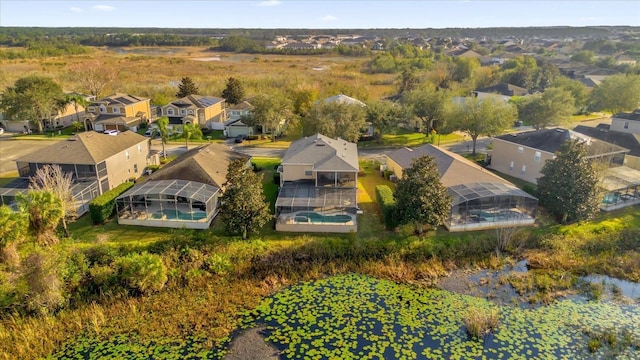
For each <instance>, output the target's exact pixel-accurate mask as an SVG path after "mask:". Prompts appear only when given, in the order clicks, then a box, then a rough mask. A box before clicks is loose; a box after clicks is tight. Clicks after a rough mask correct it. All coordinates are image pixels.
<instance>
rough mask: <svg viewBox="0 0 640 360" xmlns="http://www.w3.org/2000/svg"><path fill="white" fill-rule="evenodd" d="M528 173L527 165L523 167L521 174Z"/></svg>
mask: <svg viewBox="0 0 640 360" xmlns="http://www.w3.org/2000/svg"><path fill="white" fill-rule="evenodd" d="M526 171H527V165H522V171H521V172H520V173H521V174H522V175H524V173H525V172H526Z"/></svg>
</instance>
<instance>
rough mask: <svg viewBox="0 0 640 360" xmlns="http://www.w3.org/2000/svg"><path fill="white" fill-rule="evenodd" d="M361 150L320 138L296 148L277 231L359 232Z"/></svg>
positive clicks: (286, 161) (286, 165) (283, 184)
mask: <svg viewBox="0 0 640 360" xmlns="http://www.w3.org/2000/svg"><path fill="white" fill-rule="evenodd" d="M358 170H359V165H358V148H357V147H356V144H354V143H351V142H348V141H346V140H343V139H340V138H338V139H332V138H330V137H327V136H324V135H321V134H316V135H313V136H309V137H306V138H303V139H299V140H297V141H294V142H293V143H291V146H290V147H289V149H288V150H287V152H286V154H285V156H284V158H283V159H282V163H281V165H280V166H279V168H278V172H279V173H280V192H279V193H278V199H277V200H276V230H278V231H310V232H351V231H356V230H357V223H356V214H357V212H358V210H359V209H358V199H357V181H358Z"/></svg>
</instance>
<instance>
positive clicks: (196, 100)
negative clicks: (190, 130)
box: [158, 95, 227, 132]
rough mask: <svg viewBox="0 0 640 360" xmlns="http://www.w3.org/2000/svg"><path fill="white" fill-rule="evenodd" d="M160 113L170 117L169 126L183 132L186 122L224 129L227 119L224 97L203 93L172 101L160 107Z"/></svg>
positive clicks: (214, 128)
mask: <svg viewBox="0 0 640 360" xmlns="http://www.w3.org/2000/svg"><path fill="white" fill-rule="evenodd" d="M158 115H159V116H166V117H167V118H169V128H170V129H172V130H174V131H176V132H182V127H183V126H184V125H186V124H197V125H199V126H200V127H207V128H209V129H213V130H222V129H224V122H225V121H226V120H227V113H226V109H225V100H224V99H223V98H219V97H214V96H201V95H188V96H185V97H183V98H181V99H178V100H175V101H172V102H171V103H169V104H167V105H164V106H162V107H160V109H159V114H158Z"/></svg>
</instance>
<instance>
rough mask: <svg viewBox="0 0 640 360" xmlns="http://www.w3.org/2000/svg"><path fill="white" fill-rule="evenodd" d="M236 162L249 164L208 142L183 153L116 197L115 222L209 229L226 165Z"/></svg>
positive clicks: (220, 191)
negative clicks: (116, 215)
mask: <svg viewBox="0 0 640 360" xmlns="http://www.w3.org/2000/svg"><path fill="white" fill-rule="evenodd" d="M236 159H242V160H244V161H246V164H247V166H249V165H250V157H248V156H246V155H243V154H240V153H237V152H234V151H232V150H231V149H229V147H228V146H225V145H221V144H216V143H211V144H208V145H203V146H200V147H198V148H196V149H192V150H189V151H187V152H186V153H184V154H182V155H181V156H179V157H178V158H177V159H175V160H174V161H172V162H170V163H169V164H167V165H166V166H165V167H163V168H162V169H160V170H158V171H157V172H155V173H153V174H151V175H150V176H149V178H148V180H147V181H144V182H141V183H139V184H136V185H135V186H134V187H133V188H131V189H129V190H128V191H127V192H125V193H124V194H122V195H120V196H119V197H118V199H117V200H116V210H117V213H118V223H119V224H123V225H139V226H151V227H169V228H187V229H207V228H209V226H210V225H211V221H213V219H214V217H215V216H216V215H217V213H218V198H219V197H220V195H221V193H222V191H223V187H224V183H225V182H226V177H227V169H228V166H229V164H230V163H231V162H232V161H234V160H236Z"/></svg>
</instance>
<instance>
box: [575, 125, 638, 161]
mask: <svg viewBox="0 0 640 360" xmlns="http://www.w3.org/2000/svg"><path fill="white" fill-rule="evenodd" d="M573 131H577V132H579V133H581V134H585V135H587V136H590V137H592V138H596V139H600V140H602V141H606V142H608V143H610V144H615V145H619V146H622V147H624V148H626V149H629V153H628V154H629V155H632V156H640V135H638V134H631V133H626V132H621V131H611V130H608V129H604V128H597V127H595V128H594V127H590V126H584V125H578V126H576V127H575V128H574V129H573Z"/></svg>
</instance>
